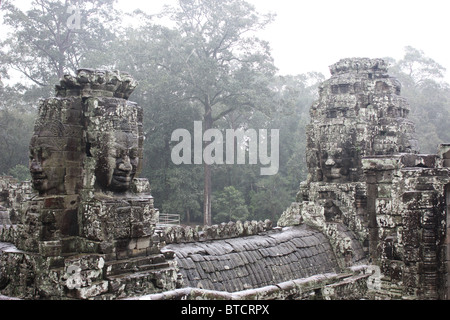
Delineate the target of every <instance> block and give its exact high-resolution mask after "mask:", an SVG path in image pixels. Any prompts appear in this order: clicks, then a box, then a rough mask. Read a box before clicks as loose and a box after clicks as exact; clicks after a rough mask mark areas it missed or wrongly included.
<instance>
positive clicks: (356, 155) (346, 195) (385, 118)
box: [278, 58, 450, 299]
mask: <svg viewBox="0 0 450 320" xmlns="http://www.w3.org/2000/svg"><path fill="white" fill-rule="evenodd" d="M330 70H331V74H332V76H331V78H330V79H328V80H326V81H325V82H324V83H323V84H322V85H321V86H320V88H319V98H318V100H317V101H316V102H315V103H314V104H313V105H312V107H311V124H310V125H309V127H308V132H307V152H306V157H307V165H308V178H307V180H306V181H304V182H302V183H301V184H300V190H299V192H298V195H297V202H295V203H293V204H292V205H291V207H290V208H288V209H287V210H286V211H285V212H284V213H283V215H282V216H281V218H280V220H279V221H278V225H279V226H293V225H302V224H308V225H311V226H314V227H316V228H319V229H320V230H322V231H323V232H324V233H325V234H327V235H329V237H330V239H331V240H330V241H331V243H334V242H335V240H334V239H336V240H337V243H339V242H340V241H339V237H337V238H336V237H335V236H334V235H333V233H330V224H332V223H338V224H339V223H341V224H343V225H345V226H346V227H347V228H348V229H349V230H351V231H352V232H353V233H354V235H355V236H356V237H357V238H358V240H359V241H360V243H361V244H362V245H363V247H364V251H365V254H366V257H367V258H368V259H370V261H371V264H372V265H373V267H374V269H373V270H376V272H375V274H376V276H373V277H372V278H371V282H370V283H369V287H370V289H371V290H370V292H371V293H370V294H369V295H368V296H369V297H371V298H374V299H448V298H449V293H448V287H449V283H450V282H449V281H448V279H449V278H448V270H449V266H450V265H449V264H448V256H449V255H448V247H449V246H448V245H449V241H448V236H447V230H446V229H447V227H446V226H447V225H448V222H449V221H448V220H447V217H448V190H449V188H448V186H449V182H450V180H449V163H448V160H447V159H448V158H449V152H448V150H449V147H448V145H441V146H440V147H439V150H438V152H437V154H435V155H423V154H420V153H419V148H418V146H417V140H416V139H415V129H414V124H413V123H412V122H411V121H410V120H408V119H407V116H408V113H409V107H408V103H407V101H406V100H405V99H404V98H402V97H401V96H400V94H401V85H400V83H399V82H398V81H397V80H396V79H394V78H392V77H390V76H389V75H388V73H387V65H386V63H385V62H384V61H383V60H381V59H365V58H364V59H360V58H353V59H343V60H341V61H339V62H337V63H336V64H334V65H333V66H331V67H330ZM446 197H447V199H446ZM341 242H342V241H341ZM340 248H341V246H339V245H335V252H336V251H340V250H341V249H340Z"/></svg>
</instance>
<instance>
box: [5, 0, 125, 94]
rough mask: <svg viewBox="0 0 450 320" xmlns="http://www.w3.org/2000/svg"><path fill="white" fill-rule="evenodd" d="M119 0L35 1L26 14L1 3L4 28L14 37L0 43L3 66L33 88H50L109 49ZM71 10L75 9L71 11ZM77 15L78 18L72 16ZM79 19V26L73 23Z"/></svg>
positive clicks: (8, 3) (13, 6) (10, 36)
mask: <svg viewBox="0 0 450 320" xmlns="http://www.w3.org/2000/svg"><path fill="white" fill-rule="evenodd" d="M114 2H115V0H85V1H73V2H72V5H71V2H70V1H68V0H65V1H62V0H34V1H33V2H32V3H31V8H30V9H29V10H28V11H26V12H23V11H22V10H20V9H19V8H18V7H17V6H15V5H14V4H13V2H12V1H9V0H6V1H5V2H4V3H2V10H3V14H4V19H3V20H4V21H3V24H4V26H5V27H9V29H11V32H10V34H9V36H8V37H7V39H5V40H4V41H3V42H1V43H0V48H1V51H2V58H1V61H0V62H1V64H2V65H5V66H7V67H8V68H11V69H13V70H16V71H19V72H20V73H21V74H23V75H24V76H26V77H27V78H28V79H29V80H30V81H31V82H32V83H34V84H37V85H39V86H44V87H51V88H53V85H54V84H55V83H56V82H57V81H58V80H59V78H61V77H62V76H63V75H64V74H65V73H69V72H73V71H75V70H76V69H78V68H79V67H80V66H81V65H82V62H83V60H84V59H86V58H87V57H88V56H91V57H93V56H95V53H96V52H99V51H103V50H105V49H107V48H108V44H109V43H110V42H111V40H112V39H113V36H114V33H113V32H112V31H111V30H114V26H115V24H114V23H115V22H116V18H115V17H118V15H117V14H115V13H114V8H113V3H114ZM72 8H77V9H76V10H75V9H74V10H72ZM74 15H76V16H74ZM75 18H76V19H79V25H77V24H73V23H72V20H73V19H75Z"/></svg>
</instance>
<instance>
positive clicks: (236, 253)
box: [166, 225, 363, 292]
mask: <svg viewBox="0 0 450 320" xmlns="http://www.w3.org/2000/svg"><path fill="white" fill-rule="evenodd" d="M352 240H354V239H352ZM355 243H356V241H355ZM355 246H356V247H357V248H356V251H358V253H357V254H356V255H355V257H357V259H360V258H362V257H363V251H362V248H361V247H360V246H359V247H358V244H356V245H354V247H355ZM166 249H170V250H173V251H174V252H175V254H176V258H175V259H176V261H177V264H178V266H179V268H180V273H181V274H182V276H183V278H184V285H185V286H187V287H193V288H203V289H208V290H218V291H227V292H237V291H242V290H246V289H251V288H260V287H263V286H267V285H273V284H277V283H281V282H284V281H288V280H292V279H301V278H306V277H310V276H313V275H318V274H326V273H334V272H339V271H340V267H339V264H338V260H337V258H336V256H335V254H334V253H333V249H332V246H331V245H330V242H329V240H328V238H327V237H326V236H325V235H324V234H323V233H321V232H320V231H318V230H315V229H313V228H312V227H309V226H307V225H301V226H296V227H289V228H284V229H282V230H271V231H268V232H265V233H263V234H260V235H254V236H250V237H242V238H233V239H224V240H215V241H205V242H194V243H181V244H171V245H168V246H167V247H166Z"/></svg>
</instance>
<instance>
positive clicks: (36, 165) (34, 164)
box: [30, 159, 42, 172]
mask: <svg viewBox="0 0 450 320" xmlns="http://www.w3.org/2000/svg"><path fill="white" fill-rule="evenodd" d="M30 171H31V172H40V171H42V167H41V164H40V163H39V161H36V160H35V159H33V160H32V161H31V164H30Z"/></svg>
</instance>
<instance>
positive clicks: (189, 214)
mask: <svg viewBox="0 0 450 320" xmlns="http://www.w3.org/2000/svg"><path fill="white" fill-rule="evenodd" d="M186 224H187V225H191V210H189V208H188V209H186Z"/></svg>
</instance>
